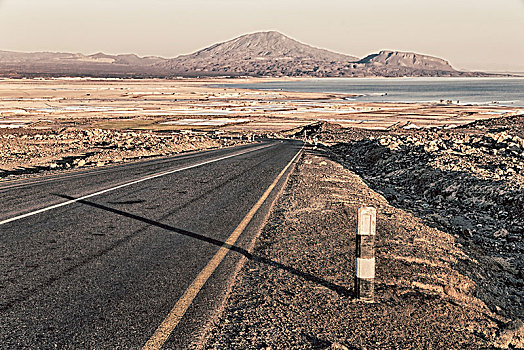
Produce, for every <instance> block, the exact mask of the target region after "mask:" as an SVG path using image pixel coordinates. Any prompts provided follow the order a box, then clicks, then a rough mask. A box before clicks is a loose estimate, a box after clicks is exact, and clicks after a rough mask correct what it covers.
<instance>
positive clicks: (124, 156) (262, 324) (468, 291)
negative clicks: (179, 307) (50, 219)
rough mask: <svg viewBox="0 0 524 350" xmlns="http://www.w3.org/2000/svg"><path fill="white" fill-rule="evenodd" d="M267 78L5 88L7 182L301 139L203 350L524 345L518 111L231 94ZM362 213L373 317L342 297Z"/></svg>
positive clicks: (0, 169)
mask: <svg viewBox="0 0 524 350" xmlns="http://www.w3.org/2000/svg"><path fill="white" fill-rule="evenodd" d="M287 79H289V78H287ZM268 80H269V78H260V79H257V78H246V79H234V80H231V79H218V78H208V79H174V80H147V79H143V80H138V79H137V80H132V79H86V78H82V79H76V78H68V79H3V80H0V181H1V182H9V181H12V180H15V181H16V180H17V179H18V178H19V177H21V176H24V177H25V176H38V175H39V174H41V173H47V172H56V171H75V169H78V168H85V167H102V166H110V165H111V164H112V163H119V162H125V161H133V160H138V159H141V158H145V157H160V156H168V155H172V154H176V153H180V152H187V151H193V150H200V149H208V148H221V147H229V146H234V145H236V144H239V143H245V142H257V140H259V139H261V138H298V139H305V140H306V141H307V144H308V146H307V148H306V151H305V153H304V155H303V157H301V159H300V160H299V161H298V162H297V164H296V167H295V171H294V172H293V174H292V175H291V176H290V179H289V182H288V184H287V186H286V188H285V189H284V191H283V194H282V196H281V197H280V199H279V200H278V201H277V203H276V204H275V206H274V208H273V210H272V212H271V214H270V216H269V217H268V218H267V222H266V225H265V227H264V228H263V230H262V232H261V236H260V239H259V240H258V242H257V244H256V245H255V247H254V250H253V257H254V258H253V259H250V261H248V262H247V263H246V265H245V266H244V268H243V269H241V271H240V272H239V273H238V276H237V277H235V281H234V283H233V285H232V286H231V290H230V292H229V294H228V297H227V298H226V300H224V302H223V306H222V309H221V312H220V313H219V314H217V315H216V317H215V318H214V319H213V320H211V321H210V322H209V323H208V324H207V325H206V327H205V331H204V332H203V334H202V335H201V337H200V338H198V339H196V340H195V347H196V348H217V349H219V348H220V349H221V348H260V347H267V348H332V349H381V348H411V349H417V348H450V349H451V348H456V349H459V348H460V349H462V348H470V349H477V348H492V347H497V348H520V347H522V346H524V345H523V344H524V325H523V323H522V318H524V314H523V313H524V294H523V290H524V275H523V272H522V271H523V269H524V265H523V261H524V259H523V257H524V246H523V244H522V235H523V233H524V221H523V217H524V215H523V211H522V210H523V209H522V208H523V204H524V195H523V193H524V192H523V185H524V176H523V172H524V117H523V116H522V115H523V114H524V109H523V108H519V107H507V106H497V105H496V104H492V105H464V104H458V103H456V101H448V102H446V101H444V102H443V103H361V102H356V101H354V100H351V98H352V97H354V96H352V95H345V94H328V93H297V92H286V91H260V90H248V89H238V88H228V87H227V86H226V85H227V84H228V83H235V84H238V83H239V82H246V83H248V82H249V83H252V82H256V81H268ZM35 174H36V175H35ZM362 205H373V206H375V207H377V208H378V212H379V214H378V217H377V220H378V221H377V222H378V228H377V230H378V231H379V234H378V241H377V266H378V267H377V282H376V283H377V286H376V302H375V303H373V304H358V303H355V301H354V300H353V299H352V298H351V297H350V295H351V288H352V285H353V277H352V274H353V273H352V271H353V270H354V265H352V264H353V263H354V256H353V254H354V251H353V246H352V243H351V241H352V240H353V239H354V236H355V233H354V232H355V225H356V223H355V215H354V213H355V212H356V209H357V208H358V207H359V206H362Z"/></svg>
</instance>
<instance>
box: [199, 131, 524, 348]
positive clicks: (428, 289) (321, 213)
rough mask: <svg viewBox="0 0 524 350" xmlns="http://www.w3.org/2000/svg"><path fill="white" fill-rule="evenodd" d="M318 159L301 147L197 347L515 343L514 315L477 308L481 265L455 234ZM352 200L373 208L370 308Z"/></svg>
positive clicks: (518, 325) (518, 326)
mask: <svg viewBox="0 0 524 350" xmlns="http://www.w3.org/2000/svg"><path fill="white" fill-rule="evenodd" d="M359 137H367V135H360V134H359ZM330 158H333V159H334V158H336V157H335V156H333V153H331V157H330V156H328V155H327V153H325V152H320V151H319V150H313V149H309V150H308V151H307V152H306V154H305V155H304V156H303V158H302V159H301V160H300V162H299V163H298V164H297V167H296V169H295V172H294V173H293V174H292V175H291V177H290V179H289V182H288V185H287V187H286V189H285V190H284V193H283V195H282V196H281V197H280V199H279V200H278V202H277V203H276V205H275V207H274V209H273V212H272V214H271V215H270V217H269V219H268V222H267V224H266V226H265V228H264V229H263V231H262V232H261V236H260V238H259V240H258V242H257V244H256V246H255V248H254V251H253V258H252V259H249V260H248V261H247V262H246V264H245V266H244V267H243V269H242V271H241V272H240V273H239V275H238V277H237V281H236V283H235V285H234V286H233V288H232V291H231V294H230V296H229V298H228V300H227V302H226V304H225V305H224V312H223V313H222V315H221V316H220V318H219V319H218V320H217V321H216V325H215V327H214V328H213V329H212V330H211V331H210V333H209V335H208V338H207V341H206V342H205V344H203V345H202V346H201V347H202V348H206V349H224V348H225V349H262V348H263V349H329V348H331V349H421V348H424V349H430V348H447V349H479V348H494V347H497V348H508V347H510V348H514V347H517V348H518V347H522V346H523V342H522V340H523V333H522V332H523V326H522V322H521V321H520V320H519V319H518V318H516V317H511V316H514V315H509V314H508V313H507V312H506V313H504V312H497V311H500V310H498V309H496V308H494V305H489V304H487V302H489V301H491V300H492V299H486V298H482V296H483V295H485V294H486V291H485V289H486V288H488V287H487V286H486V284H482V283H479V281H478V279H474V278H471V277H470V276H474V273H475V271H477V273H484V272H486V266H484V267H483V269H480V270H479V269H478V266H479V264H482V263H484V262H483V261H480V262H479V261H478V260H477V259H476V258H475V254H474V253H472V252H471V250H470V249H469V248H468V247H466V246H465V245H464V241H463V239H461V238H457V237H456V235H453V234H451V233H449V232H446V231H445V230H440V229H438V228H436V227H430V226H428V225H427V222H426V221H425V220H424V219H423V218H420V217H417V216H415V215H414V214H413V213H411V212H410V211H408V210H406V209H403V208H400V207H399V206H393V205H391V204H390V203H389V202H388V200H386V198H385V197H384V196H383V195H381V194H380V193H378V192H376V191H374V190H373V189H372V188H370V186H368V184H366V182H364V181H363V179H362V178H361V177H360V176H358V175H357V174H356V173H355V172H353V171H351V170H349V169H348V167H350V166H349V165H348V164H345V163H344V162H340V163H339V162H336V161H333V160H331V159H330ZM341 163H342V164H344V165H342V164H341ZM362 205H371V206H374V207H376V208H377V209H378V217H377V234H378V236H377V239H378V241H377V245H376V248H377V280H376V302H375V303H373V304H367V303H360V302H357V301H355V300H354V298H353V296H352V295H353V291H352V289H353V283H354V272H353V271H354V260H355V255H354V244H355V230H356V212H357V209H358V207H360V206H362ZM487 267H488V268H489V266H487ZM488 277H489V276H488ZM492 279H493V278H492ZM486 282H489V278H488V280H487V281H486ZM479 291H480V293H479ZM483 292H484V294H483Z"/></svg>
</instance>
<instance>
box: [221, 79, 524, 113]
mask: <svg viewBox="0 0 524 350" xmlns="http://www.w3.org/2000/svg"><path fill="white" fill-rule="evenodd" d="M221 86H223V87H230V88H231V87H232V88H244V89H258V90H276V91H279V90H283V91H296V92H325V93H343V94H355V95H358V97H352V98H348V99H349V100H354V101H355V102H439V101H440V100H444V101H445V100H452V101H453V102H455V103H456V102H457V101H459V103H461V104H490V105H503V106H519V107H524V78H316V79H306V80H296V81H268V82H260V83H254V84H227V85H221Z"/></svg>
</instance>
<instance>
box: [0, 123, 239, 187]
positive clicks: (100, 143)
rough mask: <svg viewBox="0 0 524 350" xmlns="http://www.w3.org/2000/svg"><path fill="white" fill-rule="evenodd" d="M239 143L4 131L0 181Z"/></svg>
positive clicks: (79, 132)
mask: <svg viewBox="0 0 524 350" xmlns="http://www.w3.org/2000/svg"><path fill="white" fill-rule="evenodd" d="M239 142H240V141H239V140H224V139H222V140H218V139H213V138H210V137H208V136H205V135H191V134H180V133H178V134H166V133H154V132H145V131H140V132H134V131H129V132H127V131H115V130H102V129H77V128H65V129H60V130H53V129H49V130H34V129H16V130H0V177H4V176H8V175H17V174H27V173H34V172H38V171H42V170H51V169H67V168H78V167H84V166H103V165H105V164H108V163H118V162H123V161H127V160H133V159H139V158H143V157H153V156H166V155H171V154H176V153H180V152H186V151H192V150H200V149H207V148H219V147H224V146H230V145H234V144H237V143H239Z"/></svg>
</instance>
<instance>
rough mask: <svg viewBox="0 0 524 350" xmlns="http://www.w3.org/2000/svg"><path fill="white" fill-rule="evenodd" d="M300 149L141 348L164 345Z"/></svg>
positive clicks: (157, 347)
mask: <svg viewBox="0 0 524 350" xmlns="http://www.w3.org/2000/svg"><path fill="white" fill-rule="evenodd" d="M301 152H302V149H300V150H299V151H298V152H297V154H295V156H294V157H293V159H291V160H290V161H289V163H288V164H287V165H286V166H285V168H284V169H282V171H281V172H280V174H278V176H277V177H276V178H275V180H274V181H273V183H272V184H271V185H270V186H269V187H268V188H267V190H266V192H264V194H263V195H262V197H260V199H259V200H258V201H257V202H256V203H255V205H254V206H253V207H252V208H251V210H250V211H249V212H248V213H247V215H246V216H245V217H244V219H243V220H242V222H240V224H239V225H238V226H237V227H236V228H235V230H234V231H233V233H231V235H230V236H229V238H228V239H227V240H226V242H225V243H224V245H223V246H222V247H220V249H219V250H218V252H217V253H216V254H215V255H214V256H213V258H211V260H209V262H208V263H207V265H206V266H205V267H204V268H203V269H202V271H200V273H199V274H198V276H197V277H196V278H195V279H194V280H193V282H192V283H191V285H190V286H189V287H188V288H187V289H186V291H185V292H184V294H183V295H182V297H181V298H180V299H179V300H178V302H177V303H176V304H175V306H174V307H173V308H172V309H171V311H170V312H169V314H168V315H167V317H166V318H165V319H164V321H162V323H161V324H160V326H158V328H157V329H156V331H155V333H154V334H153V335H152V336H151V338H149V340H148V341H147V342H146V344H145V345H144V347H143V348H142V349H143V350H153V349H160V348H162V346H163V345H164V343H165V342H166V341H167V339H168V338H169V336H170V335H171V333H172V332H173V330H174V329H175V328H176V326H177V325H178V324H179V323H180V320H181V319H182V317H183V316H184V314H185V313H186V311H187V309H188V308H189V306H190V305H191V303H192V302H193V300H194V299H195V297H196V296H197V294H198V292H200V290H201V289H202V287H203V286H204V284H205V283H206V281H207V280H208V279H209V277H211V275H212V274H213V272H215V270H216V269H217V267H218V265H220V263H221V262H222V260H223V259H224V258H225V256H226V254H227V253H228V252H229V250H230V247H231V246H233V245H234V244H235V243H236V241H237V240H238V238H239V237H240V235H241V234H242V232H244V230H245V228H246V227H247V225H248V224H249V222H250V221H251V219H253V216H255V214H256V212H257V211H258V209H260V207H261V206H262V204H264V202H265V200H266V199H267V197H269V195H270V194H271V192H272V191H273V189H274V188H275V186H276V185H277V183H278V182H279V181H280V179H281V178H282V176H283V175H284V174H285V173H286V171H287V170H288V169H289V167H290V166H291V164H293V162H294V161H295V160H296V159H297V158H298V156H299V155H300V154H301Z"/></svg>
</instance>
